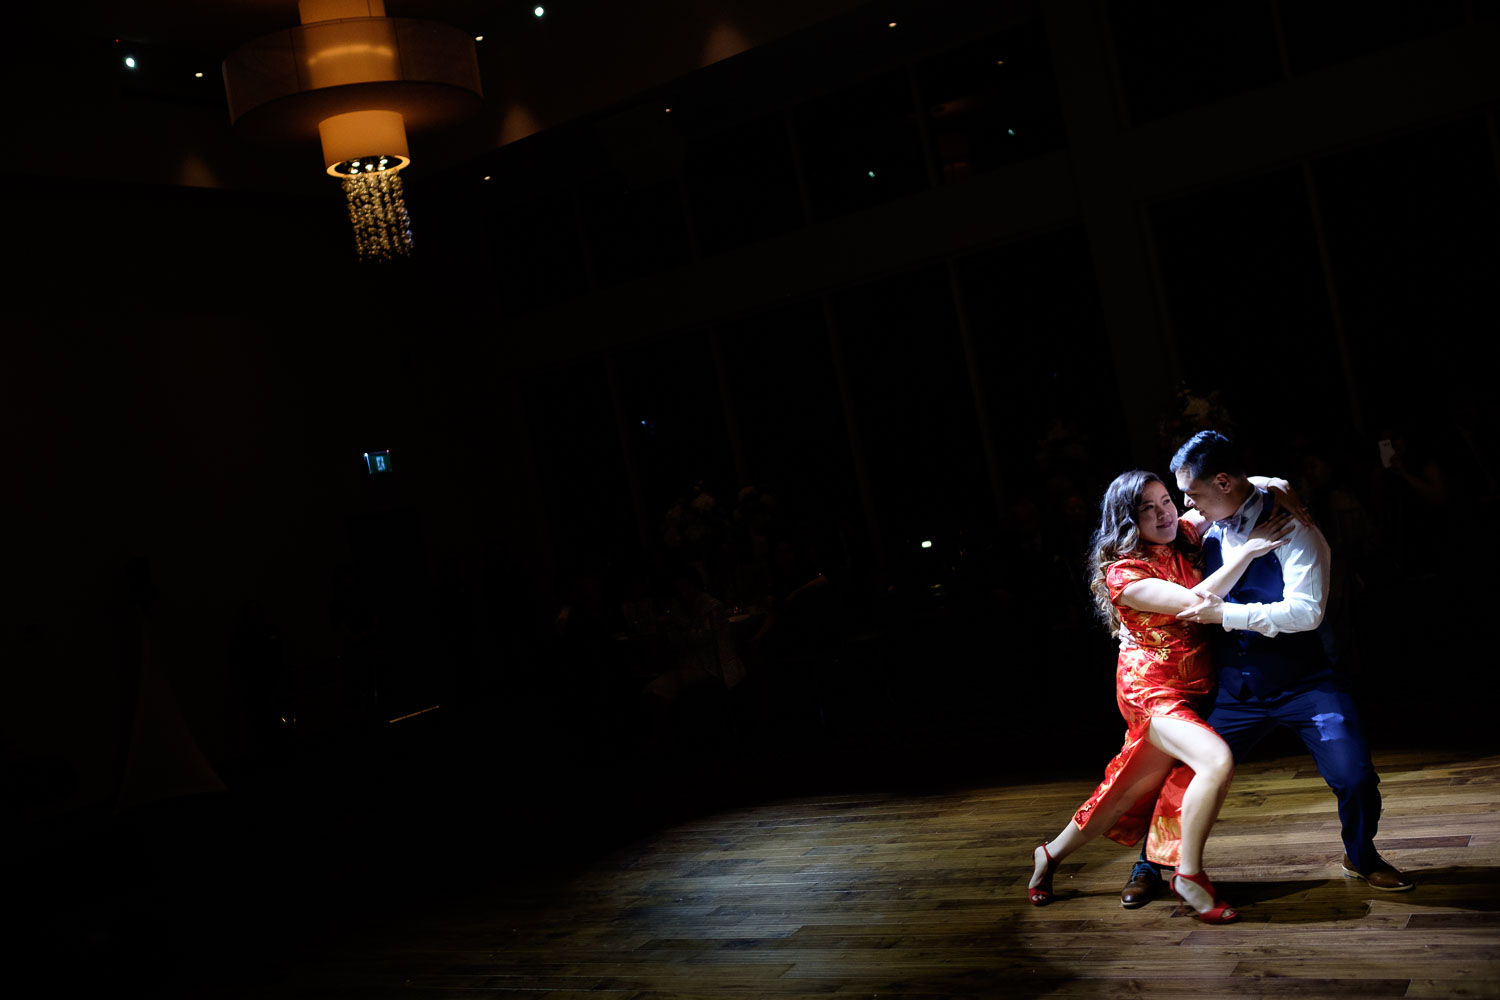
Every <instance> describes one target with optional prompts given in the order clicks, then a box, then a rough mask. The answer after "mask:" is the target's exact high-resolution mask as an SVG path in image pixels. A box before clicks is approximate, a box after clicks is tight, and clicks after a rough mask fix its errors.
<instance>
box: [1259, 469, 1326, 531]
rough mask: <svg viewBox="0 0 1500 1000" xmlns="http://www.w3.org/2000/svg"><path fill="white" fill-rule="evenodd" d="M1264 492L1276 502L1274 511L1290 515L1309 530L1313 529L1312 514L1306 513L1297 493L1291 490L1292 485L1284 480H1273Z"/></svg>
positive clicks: (1305, 508)
mask: <svg viewBox="0 0 1500 1000" xmlns="http://www.w3.org/2000/svg"><path fill="white" fill-rule="evenodd" d="M1266 491H1267V492H1268V493H1270V494H1271V499H1272V500H1274V501H1276V509H1277V510H1284V511H1287V512H1288V513H1290V514H1291V515H1292V516H1293V517H1295V518H1296V519H1297V520H1298V521H1301V522H1302V523H1303V524H1304V525H1306V526H1307V527H1309V528H1312V527H1315V525H1314V524H1313V519H1312V514H1310V513H1308V510H1307V507H1306V505H1304V504H1303V503H1302V498H1301V497H1299V496H1297V491H1296V490H1294V489H1292V484H1291V483H1289V482H1287V481H1286V480H1285V479H1273V480H1271V481H1270V482H1269V483H1267V484H1266Z"/></svg>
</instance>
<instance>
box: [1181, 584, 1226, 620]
mask: <svg viewBox="0 0 1500 1000" xmlns="http://www.w3.org/2000/svg"><path fill="white" fill-rule="evenodd" d="M1193 593H1194V594H1196V595H1197V596H1198V599H1199V600H1198V603H1197V604H1194V605H1193V606H1192V607H1190V608H1188V609H1187V610H1186V611H1182V612H1179V613H1178V615H1177V617H1178V618H1180V619H1181V620H1183V621H1188V622H1200V623H1202V624H1204V625H1222V624H1223V623H1224V598H1222V597H1220V596H1219V595H1217V594H1214V593H1210V592H1208V591H1205V590H1198V589H1194V590H1193Z"/></svg>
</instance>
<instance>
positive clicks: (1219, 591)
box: [1120, 511, 1292, 615]
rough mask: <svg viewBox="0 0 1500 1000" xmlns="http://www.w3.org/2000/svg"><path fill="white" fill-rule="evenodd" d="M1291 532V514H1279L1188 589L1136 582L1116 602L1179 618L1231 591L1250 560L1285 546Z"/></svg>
mask: <svg viewBox="0 0 1500 1000" xmlns="http://www.w3.org/2000/svg"><path fill="white" fill-rule="evenodd" d="M1291 530H1292V518H1291V515H1290V514H1289V513H1287V512H1286V511H1282V512H1281V513H1280V514H1276V515H1274V516H1272V517H1271V518H1270V519H1269V520H1267V521H1265V522H1264V523H1263V524H1260V525H1258V526H1257V527H1256V529H1255V530H1254V531H1253V532H1251V533H1250V540H1249V541H1248V542H1246V543H1245V544H1244V545H1241V546H1240V547H1239V548H1238V549H1236V550H1235V551H1234V552H1233V553H1231V554H1230V556H1229V558H1228V559H1226V560H1225V561H1224V565H1223V566H1222V567H1220V568H1219V570H1218V571H1217V572H1215V573H1214V574H1213V575H1211V576H1209V578H1208V579H1206V580H1204V581H1203V582H1202V583H1199V584H1198V585H1197V586H1195V587H1193V588H1192V589H1191V590H1189V589H1188V588H1187V587H1184V586H1182V585H1181V584H1176V583H1172V582H1171V581H1170V580H1160V579H1147V580H1137V581H1135V582H1134V583H1132V584H1131V585H1130V586H1128V587H1126V588H1125V589H1124V590H1123V591H1121V592H1120V603H1121V604H1123V605H1125V606H1126V607H1127V608H1133V609H1135V610H1136V611H1146V612H1150V613H1151V614H1158V615H1180V614H1182V613H1183V612H1184V611H1188V610H1190V609H1198V608H1201V607H1202V606H1203V605H1204V604H1205V603H1211V602H1212V599H1216V598H1222V597H1223V596H1224V595H1225V594H1227V593H1229V592H1230V591H1231V590H1233V589H1234V585H1235V584H1236V583H1239V582H1240V577H1241V576H1243V575H1244V573H1245V569H1246V567H1248V566H1249V565H1250V563H1251V561H1252V560H1254V559H1256V558H1258V557H1260V556H1263V555H1265V554H1266V553H1267V552H1270V551H1271V550H1272V549H1279V548H1281V546H1283V545H1285V544H1286V543H1287V538H1286V536H1287V535H1288V534H1289V533H1290V532H1291ZM1206 598H1207V599H1209V600H1205V599H1206Z"/></svg>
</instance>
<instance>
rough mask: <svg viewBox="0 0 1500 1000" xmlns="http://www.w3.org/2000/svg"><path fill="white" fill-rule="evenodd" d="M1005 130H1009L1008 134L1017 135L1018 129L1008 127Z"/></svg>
mask: <svg viewBox="0 0 1500 1000" xmlns="http://www.w3.org/2000/svg"><path fill="white" fill-rule="evenodd" d="M1005 131H1006V132H1007V133H1008V134H1010V135H1015V134H1016V130H1015V129H1013V128H1008V129H1006V130H1005Z"/></svg>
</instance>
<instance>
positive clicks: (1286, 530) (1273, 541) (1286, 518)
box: [1245, 509, 1294, 559]
mask: <svg viewBox="0 0 1500 1000" xmlns="http://www.w3.org/2000/svg"><path fill="white" fill-rule="evenodd" d="M1293 527H1294V522H1293V521H1292V513H1291V512H1290V511H1288V510H1282V509H1277V511H1276V512H1275V513H1273V514H1272V515H1271V516H1270V517H1268V518H1266V519H1265V520H1264V521H1262V522H1261V523H1260V524H1257V525H1256V526H1255V530H1254V531H1252V532H1250V540H1249V541H1248V542H1246V543H1245V549H1246V551H1248V552H1249V553H1250V558H1252V559H1258V558H1260V557H1261V556H1263V555H1265V554H1266V553H1267V552H1270V551H1271V550H1272V549H1279V548H1281V547H1282V546H1283V545H1285V544H1286V543H1287V542H1289V541H1291V539H1289V538H1287V535H1290V534H1291V533H1292V528H1293Z"/></svg>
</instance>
